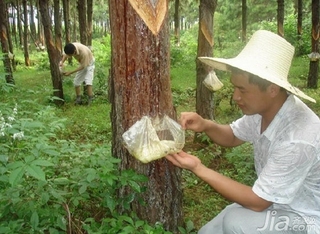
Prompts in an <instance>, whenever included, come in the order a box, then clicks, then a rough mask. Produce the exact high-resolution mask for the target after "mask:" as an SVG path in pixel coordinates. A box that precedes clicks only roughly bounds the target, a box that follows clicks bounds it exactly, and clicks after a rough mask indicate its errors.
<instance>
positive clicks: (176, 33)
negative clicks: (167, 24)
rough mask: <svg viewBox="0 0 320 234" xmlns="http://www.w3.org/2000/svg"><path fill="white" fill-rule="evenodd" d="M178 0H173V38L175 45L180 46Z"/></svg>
mask: <svg viewBox="0 0 320 234" xmlns="http://www.w3.org/2000/svg"><path fill="white" fill-rule="evenodd" d="M179 6H180V0H175V2H174V38H175V43H176V45H177V46H180V10H179Z"/></svg>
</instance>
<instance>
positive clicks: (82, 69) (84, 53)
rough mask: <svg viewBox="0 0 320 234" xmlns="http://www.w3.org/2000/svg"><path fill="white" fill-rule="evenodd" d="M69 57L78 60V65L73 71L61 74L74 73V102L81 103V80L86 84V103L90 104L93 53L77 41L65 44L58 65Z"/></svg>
mask: <svg viewBox="0 0 320 234" xmlns="http://www.w3.org/2000/svg"><path fill="white" fill-rule="evenodd" d="M70 57H74V58H75V59H76V60H77V61H78V63H79V67H77V68H76V69H75V70H73V71H67V72H63V75H65V76H70V75H71V74H73V73H76V76H75V78H74V87H75V92H76V100H75V104H79V105H80V104H82V100H81V84H82V83H83V82H84V84H85V85H86V90H87V94H88V104H91V102H92V100H93V91H92V82H93V77H94V68H95V65H94V62H95V60H94V57H93V54H92V52H91V50H90V49H89V48H88V47H87V46H85V45H83V44H81V43H78V42H73V43H68V44H67V45H65V47H64V54H63V56H62V59H61V61H60V63H59V66H60V67H62V66H63V63H64V62H65V61H66V60H67V59H68V58H70Z"/></svg>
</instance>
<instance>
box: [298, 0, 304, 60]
mask: <svg viewBox="0 0 320 234" xmlns="http://www.w3.org/2000/svg"><path fill="white" fill-rule="evenodd" d="M302 9H303V8H302V0H298V1H297V40H298V43H297V44H298V48H297V56H300V55H301V47H302V43H301V42H302V41H301V40H302V38H301V36H302Z"/></svg>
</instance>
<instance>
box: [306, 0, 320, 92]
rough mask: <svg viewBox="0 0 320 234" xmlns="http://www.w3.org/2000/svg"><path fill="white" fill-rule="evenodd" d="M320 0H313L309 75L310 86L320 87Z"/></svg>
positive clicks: (308, 85) (308, 84)
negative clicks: (319, 82) (319, 79)
mask: <svg viewBox="0 0 320 234" xmlns="http://www.w3.org/2000/svg"><path fill="white" fill-rule="evenodd" d="M319 9H320V5H319V0H312V31H311V49H312V51H311V54H310V66H309V75H308V83H307V87H308V88H317V87H318V76H319V56H320V55H319V37H320V30H319Z"/></svg>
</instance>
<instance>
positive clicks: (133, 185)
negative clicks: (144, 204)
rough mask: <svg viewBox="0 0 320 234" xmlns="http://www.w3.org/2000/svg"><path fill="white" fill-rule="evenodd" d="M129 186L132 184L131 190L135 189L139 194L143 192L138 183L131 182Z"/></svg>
mask: <svg viewBox="0 0 320 234" xmlns="http://www.w3.org/2000/svg"><path fill="white" fill-rule="evenodd" d="M129 184H130V186H131V188H133V189H134V190H135V191H137V192H140V191H141V187H140V185H139V184H138V183H137V182H135V181H130V182H129Z"/></svg>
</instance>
